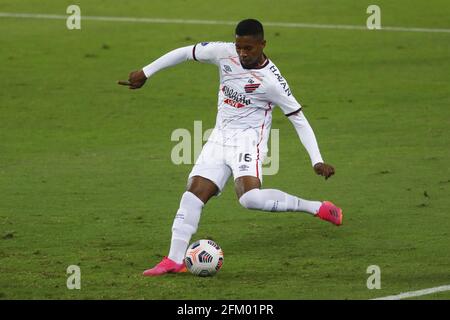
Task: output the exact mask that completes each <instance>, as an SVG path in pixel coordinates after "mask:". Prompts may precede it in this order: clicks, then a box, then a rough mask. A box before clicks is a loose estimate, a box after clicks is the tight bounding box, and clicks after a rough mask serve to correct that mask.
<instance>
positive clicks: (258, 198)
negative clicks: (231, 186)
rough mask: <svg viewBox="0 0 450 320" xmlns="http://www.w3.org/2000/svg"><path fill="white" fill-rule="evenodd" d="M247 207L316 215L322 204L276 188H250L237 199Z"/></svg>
mask: <svg viewBox="0 0 450 320" xmlns="http://www.w3.org/2000/svg"><path fill="white" fill-rule="evenodd" d="M239 202H240V203H241V205H242V206H243V207H245V208H248V209H256V210H263V211H277V212H282V211H302V212H308V213H311V214H313V215H316V214H317V212H319V208H320V206H321V205H322V202H320V201H309V200H305V199H302V198H299V197H296V196H293V195H290V194H288V193H286V192H283V191H280V190H276V189H252V190H250V191H247V192H246V193H244V194H243V195H242V197H241V198H240V199H239Z"/></svg>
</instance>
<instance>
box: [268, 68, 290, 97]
mask: <svg viewBox="0 0 450 320" xmlns="http://www.w3.org/2000/svg"><path fill="white" fill-rule="evenodd" d="M269 69H270V71H272V73H273V74H274V75H275V77H276V78H277V79H278V83H279V84H280V86H281V87H282V88H283V90H284V92H286V94H287V95H288V97H289V96H290V95H292V93H291V89H289V86H288V84H287V81H286V80H285V79H284V78H283V77H282V76H281V74H280V72H279V71H278V69H277V68H276V67H275V66H274V65H271V66H270V68H269Z"/></svg>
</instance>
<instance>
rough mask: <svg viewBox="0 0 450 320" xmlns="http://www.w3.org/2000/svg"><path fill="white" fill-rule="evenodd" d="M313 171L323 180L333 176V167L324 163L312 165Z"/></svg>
mask: <svg viewBox="0 0 450 320" xmlns="http://www.w3.org/2000/svg"><path fill="white" fill-rule="evenodd" d="M314 171H315V172H316V173H317V174H318V175H320V176H324V177H325V180H327V179H328V178H329V177H331V176H332V175H333V174H334V168H333V166H330V165H329V164H326V163H322V162H319V163H316V164H315V165H314Z"/></svg>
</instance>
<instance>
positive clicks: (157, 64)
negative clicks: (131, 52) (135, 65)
mask: <svg viewBox="0 0 450 320" xmlns="http://www.w3.org/2000/svg"><path fill="white" fill-rule="evenodd" d="M193 48H194V46H187V47H183V48H178V49H175V50H172V51H170V52H168V53H166V54H165V55H163V56H162V57H160V58H159V59H157V60H155V61H153V62H152V63H150V64H149V65H147V66H145V67H144V68H142V70H138V71H132V72H131V73H130V74H129V76H128V80H119V81H117V83H118V84H120V85H123V86H128V87H129V88H130V89H139V88H141V87H142V86H143V85H144V84H145V82H146V81H147V79H148V78H150V77H151V76H152V75H153V74H155V73H156V72H158V71H160V70H162V69H165V68H168V67H172V66H174V65H177V64H179V63H181V62H184V61H187V60H193V54H192V49H193Z"/></svg>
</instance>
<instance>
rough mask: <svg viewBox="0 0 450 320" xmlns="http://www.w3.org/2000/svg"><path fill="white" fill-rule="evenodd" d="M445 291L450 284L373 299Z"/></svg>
mask: <svg viewBox="0 0 450 320" xmlns="http://www.w3.org/2000/svg"><path fill="white" fill-rule="evenodd" d="M443 291H450V285H446V286H440V287H434V288H429V289H423V290H417V291H410V292H403V293H400V294H398V295H395V296H387V297H381V298H376V299H372V300H400V299H405V298H413V297H420V296H424V295H427V294H432V293H436V292H443Z"/></svg>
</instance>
